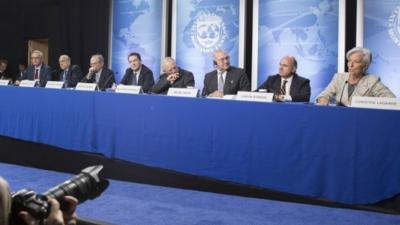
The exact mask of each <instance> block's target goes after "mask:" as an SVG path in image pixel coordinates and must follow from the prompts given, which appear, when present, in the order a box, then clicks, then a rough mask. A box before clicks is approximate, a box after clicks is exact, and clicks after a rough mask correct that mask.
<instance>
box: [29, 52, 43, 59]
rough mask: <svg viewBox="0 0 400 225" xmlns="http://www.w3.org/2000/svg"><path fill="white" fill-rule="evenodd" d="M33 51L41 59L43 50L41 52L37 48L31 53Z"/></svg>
mask: <svg viewBox="0 0 400 225" xmlns="http://www.w3.org/2000/svg"><path fill="white" fill-rule="evenodd" d="M34 53H35V54H38V55H39V57H40V58H41V59H43V52H41V51H39V50H33V51H32V53H31V54H34Z"/></svg>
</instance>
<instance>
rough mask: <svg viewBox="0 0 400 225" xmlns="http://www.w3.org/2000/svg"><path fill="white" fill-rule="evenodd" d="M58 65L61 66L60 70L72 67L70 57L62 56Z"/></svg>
mask: <svg viewBox="0 0 400 225" xmlns="http://www.w3.org/2000/svg"><path fill="white" fill-rule="evenodd" d="M58 63H59V64H60V68H61V69H62V70H65V69H67V68H68V67H69V66H70V65H71V58H70V57H69V56H68V55H61V56H60V58H59V59H58Z"/></svg>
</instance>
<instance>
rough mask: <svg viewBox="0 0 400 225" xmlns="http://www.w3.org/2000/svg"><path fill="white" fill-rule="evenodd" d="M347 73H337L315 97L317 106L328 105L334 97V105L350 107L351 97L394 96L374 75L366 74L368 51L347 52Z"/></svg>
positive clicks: (354, 49) (363, 49) (357, 48)
mask: <svg viewBox="0 0 400 225" xmlns="http://www.w3.org/2000/svg"><path fill="white" fill-rule="evenodd" d="M346 58H347V60H348V62H347V67H348V69H349V72H347V73H337V74H335V75H334V77H333V79H332V80H331V82H330V83H329V85H328V87H326V88H325V90H324V91H323V92H322V93H321V94H320V95H319V96H318V97H317V99H316V101H317V104H320V105H328V104H329V102H330V101H331V100H332V98H333V97H334V96H335V99H336V104H337V105H343V106H350V104H351V98H352V97H353V96H368V97H389V98H395V97H396V96H395V95H394V94H393V93H392V92H391V91H390V90H389V88H387V87H386V86H385V85H384V84H383V83H382V82H381V81H380V79H379V77H377V76H374V75H369V74H366V72H367V69H368V66H369V65H370V63H371V60H372V54H371V51H370V50H369V49H366V48H362V47H356V48H353V49H351V50H350V51H348V52H347V54H346Z"/></svg>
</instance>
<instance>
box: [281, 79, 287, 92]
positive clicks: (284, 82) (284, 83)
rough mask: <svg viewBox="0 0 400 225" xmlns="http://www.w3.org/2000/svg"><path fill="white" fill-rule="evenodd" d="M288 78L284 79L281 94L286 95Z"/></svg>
mask: <svg viewBox="0 0 400 225" xmlns="http://www.w3.org/2000/svg"><path fill="white" fill-rule="evenodd" d="M287 82H288V81H287V80H283V84H282V86H281V93H280V94H281V95H286V84H287Z"/></svg>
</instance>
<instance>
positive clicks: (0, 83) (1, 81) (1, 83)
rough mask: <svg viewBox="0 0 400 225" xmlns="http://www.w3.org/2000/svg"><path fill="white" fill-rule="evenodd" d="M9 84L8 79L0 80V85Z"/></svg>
mask: <svg viewBox="0 0 400 225" xmlns="http://www.w3.org/2000/svg"><path fill="white" fill-rule="evenodd" d="M9 84H10V80H0V86H7V85H9Z"/></svg>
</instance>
